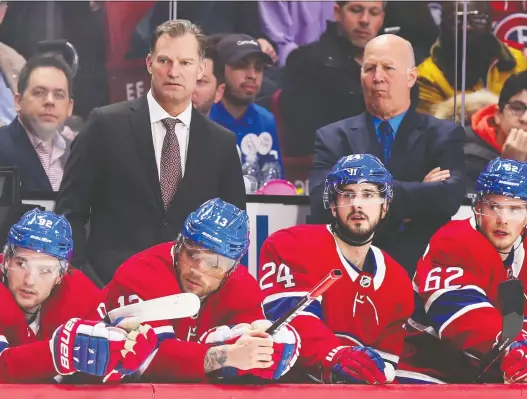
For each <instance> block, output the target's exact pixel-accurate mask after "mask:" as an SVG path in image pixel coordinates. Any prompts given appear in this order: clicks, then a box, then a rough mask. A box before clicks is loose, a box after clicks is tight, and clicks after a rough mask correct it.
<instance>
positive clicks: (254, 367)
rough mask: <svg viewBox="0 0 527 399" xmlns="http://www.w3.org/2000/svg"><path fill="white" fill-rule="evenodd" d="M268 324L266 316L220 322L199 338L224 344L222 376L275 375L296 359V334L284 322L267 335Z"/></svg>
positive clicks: (288, 366)
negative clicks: (249, 320) (231, 323)
mask: <svg viewBox="0 0 527 399" xmlns="http://www.w3.org/2000/svg"><path fill="white" fill-rule="evenodd" d="M271 324H272V323H271V322H270V321H268V320H258V321H255V322H254V323H252V324H239V325H237V326H235V327H233V328H232V329H231V328H229V327H227V326H221V327H217V328H215V329H213V330H211V331H209V332H207V333H206V334H204V335H203V336H202V337H201V339H200V341H201V342H205V343H216V344H225V345H227V359H226V361H225V365H226V366H228V367H226V368H225V369H224V370H222V372H221V377H223V378H232V377H239V376H242V375H247V374H250V375H253V376H256V377H260V378H264V379H278V378H280V377H281V376H282V375H284V374H285V373H287V371H289V369H290V368H291V367H292V366H293V365H294V363H295V362H296V359H297V357H298V351H299V348H300V338H299V336H298V334H297V333H296V331H295V330H294V329H293V328H292V327H291V326H288V325H287V326H285V327H284V328H282V329H281V330H280V331H277V332H276V333H275V334H273V336H272V337H271V336H269V334H267V333H266V332H265V330H266V329H267V328H269V327H270V326H271ZM232 368H234V370H233V369H232Z"/></svg>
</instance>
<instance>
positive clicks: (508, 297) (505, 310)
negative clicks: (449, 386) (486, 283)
mask: <svg viewBox="0 0 527 399" xmlns="http://www.w3.org/2000/svg"><path fill="white" fill-rule="evenodd" d="M498 296H499V298H500V302H501V315H502V317H503V320H502V332H501V338H500V341H499V342H498V344H497V345H496V346H495V347H494V349H492V351H491V352H490V353H489V354H488V355H487V356H485V357H484V358H483V361H482V364H483V365H482V367H481V368H480V370H481V372H480V373H479V375H478V376H477V377H476V379H475V380H474V383H477V382H479V381H480V380H481V377H483V375H484V374H485V373H486V372H487V371H488V370H489V369H490V367H491V366H492V365H493V364H494V363H495V362H496V360H498V358H499V357H500V356H501V354H502V352H503V350H504V349H505V348H507V347H508V346H509V345H510V344H511V343H512V341H513V340H514V339H515V338H516V337H517V336H518V334H519V333H520V332H521V331H522V328H523V305H524V293H523V284H522V282H521V281H520V280H517V279H511V280H506V281H503V282H501V283H500V285H499V286H498Z"/></svg>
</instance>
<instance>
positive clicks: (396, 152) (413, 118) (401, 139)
mask: <svg viewBox="0 0 527 399" xmlns="http://www.w3.org/2000/svg"><path fill="white" fill-rule="evenodd" d="M421 127H422V121H421V118H419V114H417V113H416V112H415V111H414V110H412V109H409V110H408V112H407V113H406V115H405V116H404V119H403V121H402V123H401V125H400V126H399V130H398V131H397V135H396V136H395V141H394V143H393V148H392V153H391V156H390V160H389V161H388V166H389V168H390V170H392V171H395V170H397V169H398V168H400V167H401V166H402V165H404V164H405V163H406V162H407V160H408V154H409V153H410V151H411V150H412V148H413V146H414V145H415V143H416V142H417V140H418V139H419V137H421V135H422V134H423V133H424V130H423V129H421Z"/></svg>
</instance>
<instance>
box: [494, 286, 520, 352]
mask: <svg viewBox="0 0 527 399" xmlns="http://www.w3.org/2000/svg"><path fill="white" fill-rule="evenodd" d="M498 294H499V297H500V302H501V314H502V316H503V326H502V334H501V341H502V342H505V341H506V340H508V341H512V340H514V339H515V338H516V337H517V336H518V334H520V332H521V331H522V328H523V317H524V315H523V308H524V292H523V284H522V282H521V281H520V280H516V279H514V280H506V281H503V282H502V283H500V285H499V286H498Z"/></svg>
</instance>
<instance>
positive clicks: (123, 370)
mask: <svg viewBox="0 0 527 399" xmlns="http://www.w3.org/2000/svg"><path fill="white" fill-rule="evenodd" d="M114 324H115V327H116V328H120V329H123V330H124V331H126V333H127V335H126V341H125V343H124V349H122V350H121V356H122V359H121V361H120V362H119V363H118V365H117V367H115V368H114V369H113V370H112V371H110V373H108V374H107V375H106V376H105V378H104V380H103V382H109V381H118V380H121V379H122V378H123V377H124V376H127V375H130V374H133V373H135V372H136V371H137V370H139V368H140V367H141V366H142V364H143V363H144V362H145V361H146V359H147V358H148V357H149V356H150V355H151V354H152V352H153V351H154V349H156V348H157V347H158V345H159V339H158V337H157V335H156V334H155V332H154V329H153V328H152V327H151V326H149V325H148V324H141V323H139V320H138V319H137V318H134V317H126V318H123V319H119V320H117V322H116V323H114Z"/></svg>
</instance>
